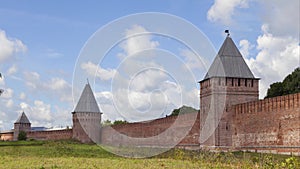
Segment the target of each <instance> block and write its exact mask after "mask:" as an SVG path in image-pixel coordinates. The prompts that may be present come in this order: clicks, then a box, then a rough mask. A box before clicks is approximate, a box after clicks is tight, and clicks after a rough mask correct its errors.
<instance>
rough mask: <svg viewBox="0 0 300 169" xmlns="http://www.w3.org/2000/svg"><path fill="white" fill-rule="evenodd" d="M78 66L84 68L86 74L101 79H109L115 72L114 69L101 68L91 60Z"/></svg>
mask: <svg viewBox="0 0 300 169" xmlns="http://www.w3.org/2000/svg"><path fill="white" fill-rule="evenodd" d="M80 66H81V69H83V70H85V71H86V72H87V74H88V75H90V76H96V77H98V78H100V79H101V80H110V79H112V78H113V77H114V76H115V74H116V73H117V71H116V70H115V69H103V68H102V67H100V66H97V65H96V64H94V63H92V62H87V63H82V64H81V65H80Z"/></svg>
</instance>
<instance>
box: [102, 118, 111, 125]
mask: <svg viewBox="0 0 300 169" xmlns="http://www.w3.org/2000/svg"><path fill="white" fill-rule="evenodd" d="M111 125H112V123H111V121H110V120H108V119H107V120H105V121H103V122H102V126H111Z"/></svg>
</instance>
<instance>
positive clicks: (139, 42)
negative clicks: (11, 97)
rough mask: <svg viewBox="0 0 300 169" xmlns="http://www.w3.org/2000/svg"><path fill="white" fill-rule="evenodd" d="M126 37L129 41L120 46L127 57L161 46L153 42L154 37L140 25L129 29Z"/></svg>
mask: <svg viewBox="0 0 300 169" xmlns="http://www.w3.org/2000/svg"><path fill="white" fill-rule="evenodd" d="M125 35H126V37H127V39H126V41H125V42H123V43H121V45H120V47H121V48H122V49H123V50H124V52H125V53H126V55H125V56H130V55H132V54H134V53H136V52H139V51H142V50H145V49H151V48H156V47H157V46H159V43H158V42H157V41H152V40H151V39H152V36H151V35H150V34H149V32H148V31H147V30H146V29H145V28H144V27H142V26H140V25H133V26H132V28H130V29H127V30H126V31H125Z"/></svg>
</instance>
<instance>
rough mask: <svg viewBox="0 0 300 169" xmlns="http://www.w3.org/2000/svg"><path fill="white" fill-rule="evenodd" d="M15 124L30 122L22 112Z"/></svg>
mask: <svg viewBox="0 0 300 169" xmlns="http://www.w3.org/2000/svg"><path fill="white" fill-rule="evenodd" d="M15 123H23V124H24V123H30V121H29V120H28V118H27V116H26V114H25V113H24V112H22V114H21V115H20V116H19V118H18V119H17V121H16V122H15Z"/></svg>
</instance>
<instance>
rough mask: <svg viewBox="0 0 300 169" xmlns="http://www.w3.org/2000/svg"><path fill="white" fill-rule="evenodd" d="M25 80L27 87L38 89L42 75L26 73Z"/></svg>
mask: <svg viewBox="0 0 300 169" xmlns="http://www.w3.org/2000/svg"><path fill="white" fill-rule="evenodd" d="M24 79H25V84H26V85H27V86H29V87H31V88H33V89H36V88H37V85H38V84H39V81H40V74H38V73H37V72H24Z"/></svg>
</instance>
